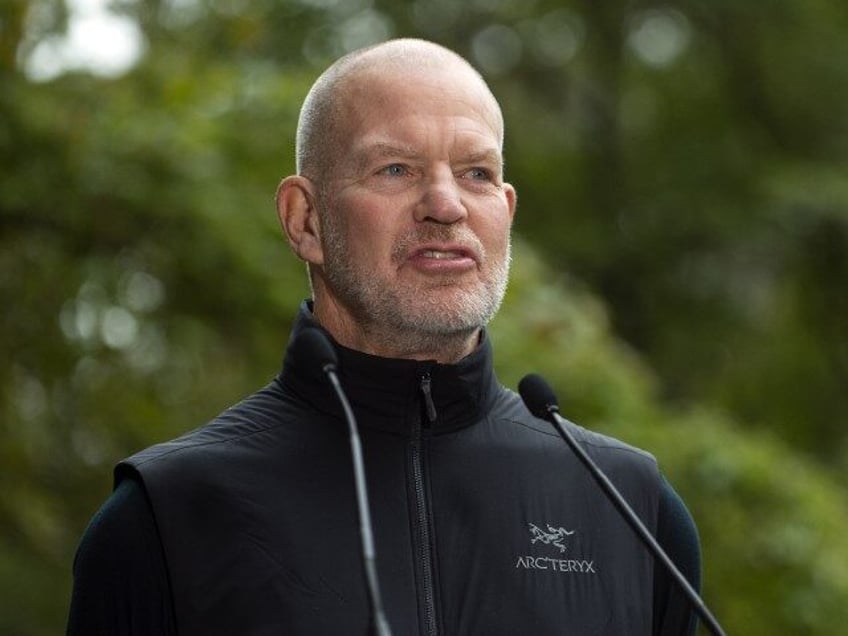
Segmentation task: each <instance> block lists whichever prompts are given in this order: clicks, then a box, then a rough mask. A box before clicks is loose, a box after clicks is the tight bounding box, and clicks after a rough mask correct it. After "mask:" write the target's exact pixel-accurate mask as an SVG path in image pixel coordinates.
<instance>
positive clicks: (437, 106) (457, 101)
mask: <svg viewBox="0 0 848 636" xmlns="http://www.w3.org/2000/svg"><path fill="white" fill-rule="evenodd" d="M446 78H447V79H446ZM491 99H492V98H491V97H490V96H489V94H488V92H487V91H485V89H484V88H483V86H482V84H481V83H480V82H479V80H477V79H476V78H474V77H473V76H472V75H471V74H470V73H468V72H467V71H462V70H457V71H456V72H453V73H452V72H451V71H450V69H448V70H447V71H441V72H440V73H438V74H437V73H434V72H430V73H416V74H415V75H414V77H409V76H408V75H407V76H404V77H401V76H400V75H395V76H383V77H381V78H376V77H371V78H363V81H362V82H361V83H357V85H356V88H354V89H353V90H352V95H351V99H350V100H348V102H347V103H349V104H351V105H352V106H351V109H350V113H349V117H346V124H347V125H346V126H345V127H344V129H343V138H344V139H346V142H347V143H345V144H344V146H343V147H342V148H340V149H339V150H338V153H339V154H338V157H337V158H336V161H335V165H334V168H333V169H332V171H331V174H330V175H329V180H328V183H327V185H326V187H325V188H323V190H322V196H321V197H320V205H321V208H322V213H321V233H322V246H323V252H324V253H323V265H322V267H320V268H319V269H318V275H319V276H320V277H321V279H322V286H321V288H323V290H324V293H325V294H326V295H327V296H328V298H325V299H322V298H319V297H318V296H317V295H316V303H318V304H320V303H321V302H327V301H330V302H332V303H333V304H335V305H336V306H337V307H338V311H340V312H341V313H342V314H346V315H345V316H344V318H345V319H349V320H352V321H353V322H354V323H355V324H356V325H358V327H359V329H361V330H362V331H364V332H366V333H369V334H373V336H375V337H377V338H381V339H383V340H384V342H383V344H384V345H386V346H387V347H392V348H394V349H397V348H398V347H401V348H407V349H410V350H412V349H414V348H415V347H416V346H418V345H419V344H421V343H424V342H427V341H428V340H429V341H431V342H432V341H434V339H437V338H439V337H443V336H446V335H456V334H471V333H474V332H476V330H477V329H478V328H479V327H481V326H483V325H485V324H486V323H487V322H488V321H489V320H490V319H491V317H492V316H493V315H494V313H495V312H496V311H497V308H498V306H499V305H500V302H501V300H502V298H503V295H504V292H505V290H506V283H507V277H508V270H509V255H510V244H509V234H510V225H511V222H512V216H513V212H514V209H515V194H514V191H513V190H512V187H511V186H509V185H508V184H504V183H503V181H502V165H501V164H502V158H501V150H500V134H499V133H500V131H499V118H498V115H497V113H496V111H495V110H494V108H495V107H494V104H493V103H492V102H491Z"/></svg>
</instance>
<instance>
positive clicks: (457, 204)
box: [415, 170, 468, 224]
mask: <svg viewBox="0 0 848 636" xmlns="http://www.w3.org/2000/svg"><path fill="white" fill-rule="evenodd" d="M467 216H468V211H467V210H466V209H465V204H464V203H463V201H462V192H461V190H460V188H459V184H457V182H456V177H455V176H454V175H453V173H452V172H451V171H450V170H443V171H440V172H439V173H438V174H434V175H433V176H431V177H430V178H429V179H427V180H426V181H425V182H424V184H423V192H422V193H421V199H420V200H419V201H418V205H416V207H415V220H416V221H419V222H423V221H433V222H435V223H444V224H451V223H456V222H458V221H461V220H462V219H464V218H466V217H467Z"/></svg>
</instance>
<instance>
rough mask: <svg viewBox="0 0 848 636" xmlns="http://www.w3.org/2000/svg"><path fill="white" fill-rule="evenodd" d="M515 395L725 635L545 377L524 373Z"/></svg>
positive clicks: (715, 628) (710, 624) (703, 617)
mask: <svg viewBox="0 0 848 636" xmlns="http://www.w3.org/2000/svg"><path fill="white" fill-rule="evenodd" d="M518 394H519V395H520V396H521V399H522V400H523V401H524V404H525V405H526V406H527V408H528V410H529V411H530V412H531V413H532V414H533V415H535V416H536V417H538V418H541V419H544V420H548V421H549V422H550V423H551V424H553V425H554V427H555V428H556V429H557V432H558V433H559V434H560V437H562V438H563V439H564V440H565V442H566V443H567V444H568V445H569V446H570V447H571V450H572V451H574V454H575V455H577V458H578V459H579V460H580V461H581V462H582V463H583V465H584V466H585V467H586V468H587V469H588V470H589V472H590V473H591V475H592V477H593V478H594V479H595V481H596V482H597V484H598V486H600V487H601V490H603V492H604V494H605V495H606V496H607V498H608V499H609V500H610V502H611V503H612V504H613V506H615V508H616V510H618V512H619V514H620V515H621V516H622V517H623V518H624V520H625V521H626V522H627V524H628V525H629V526H630V527H631V529H632V530H633V531H634V532H635V533H636V535H637V536H638V537H639V539H640V540H641V542H642V544H643V545H644V546H645V547H646V548H647V549H648V551H649V552H650V553H651V555H652V556H653V557H654V559H655V560H657V561H660V562H661V563H662V564H663V565H664V566H665V568H666V570H668V572H669V573H670V574H671V576H672V578H674V580H675V582H676V583H677V584H678V585H679V586H680V588H681V589H682V590H683V592H684V594H685V595H686V597H687V599H688V600H689V602H690V603H691V604H692V607H693V608H694V609H695V612H696V613H697V614H698V616H699V617H700V618H701V620H702V621H703V622H704V624H705V625H706V626H707V628H708V629H709V630H710V632H711V633H712V634H714V636H725V634H724V631H723V630H722V628H721V626H720V625H719V624H718V621H717V620H716V619H715V617H714V616H713V615H712V613H710V610H709V609H707V606H706V605H705V604H704V601H703V600H702V599H701V597H700V596H698V593H697V592H696V591H695V589H694V588H693V587H692V586H691V585H690V584H689V581H687V580H686V577H684V576H683V574H681V573H680V570H678V569H677V566H675V565H674V563H673V562H672V560H671V559H670V558H669V556H668V555H667V554H666V553H665V551H664V550H663V549H662V547H661V546H660V544H659V543H657V541H656V539H654V537H653V535H652V534H651V533H650V531H649V530H648V529H647V528H646V527H645V524H643V523H642V521H641V520H640V519H639V517H638V516H637V515H636V513H635V512H634V511H633V508H631V507H630V505H629V504H628V503H627V501H625V499H624V497H623V496H622V495H621V493H620V492H619V491H618V489H617V488H616V487H615V485H613V483H612V482H611V481H610V479H609V477H607V476H606V475H605V474H604V472H603V471H602V470H601V469H600V468H599V467H598V465H597V464H596V463H595V462H594V461H592V458H591V457H589V455H588V454H587V453H586V451H585V450H583V447H582V446H580V445H579V444H578V443H577V440H576V439H574V436H573V435H572V434H571V431H569V430H568V426H567V425H568V424H571V422H569V421H568V420H566V419H565V418H564V417H562V416H561V415H560V414H559V404H558V403H557V398H556V394H554V391H553V389H552V388H551V387H550V385H549V384H548V383H547V382H546V381H545V379H544V378H543V377H542V376H540V375H537V374H535V373H531V374H529V375H526V376H524V378H523V379H522V380H521V382H519V383H518Z"/></svg>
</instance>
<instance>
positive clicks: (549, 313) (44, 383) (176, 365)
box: [0, 0, 848, 636]
mask: <svg viewBox="0 0 848 636" xmlns="http://www.w3.org/2000/svg"><path fill="white" fill-rule="evenodd" d="M112 7H113V11H115V12H117V13H119V14H121V15H123V16H124V17H125V18H126V19H128V20H131V21H132V23H133V24H134V25H137V26H136V28H137V29H139V33H140V34H142V36H143V40H142V43H143V44H144V55H143V56H142V58H141V59H140V61H139V62H138V64H136V65H135V66H134V67H133V68H132V70H131V71H130V72H128V73H126V74H124V75H121V76H119V77H114V78H106V77H100V76H97V75H96V74H91V73H88V72H85V71H78V72H67V73H64V74H60V75H58V76H57V77H55V78H53V79H51V80H49V81H44V80H39V79H38V78H37V77H36V75H37V73H35V72H34V71H33V70H32V65H31V61H32V60H33V59H35V58H36V57H37V56H38V55H39V54H42V55H43V51H44V50H45V49H44V46H45V43H50V42H54V41H55V38H57V37H60V36H61V34H62V33H63V32H64V31H65V30H66V29H68V28H69V25H70V24H71V23H72V18H73V14H74V10H75V9H73V7H71V8H70V9H69V8H68V6H66V5H65V3H64V2H62V1H61V0H32V1H31V2H23V1H21V0H2V1H0V302H2V306H3V307H4V310H3V312H2V314H0V333H2V338H0V355H2V357H3V359H4V360H5V361H6V363H5V364H4V365H2V366H0V460H2V465H3V470H2V471H0V633H4V634H5V633H8V634H16V635H18V634H19V635H22V636H28V635H33V636H36V635H37V636H41V635H43V634H53V633H57V632H60V631H61V630H62V625H63V624H64V620H65V616H66V612H67V599H68V594H69V589H70V567H71V561H72V558H73V552H74V549H75V546H76V543H77V541H78V539H79V536H80V534H81V533H82V531H83V529H84V527H85V525H86V523H87V521H88V519H89V518H90V516H91V514H92V513H93V512H94V510H95V509H96V508H97V506H98V505H99V503H100V502H101V501H102V500H103V498H104V497H105V496H106V495H107V493H108V491H109V488H110V480H111V476H110V472H111V467H112V466H113V464H114V463H115V462H116V461H117V460H118V459H120V458H122V457H124V456H126V455H127V454H129V453H131V452H133V451H134V450H137V449H139V448H141V447H143V446H146V445H148V444H150V443H152V442H154V441H158V440H162V439H166V438H169V437H172V436H175V435H177V434H179V433H180V432H182V431H185V430H187V429H189V428H193V427H195V426H197V425H198V424H200V423H202V422H203V421H205V420H206V419H208V418H209V417H211V416H213V415H214V414H215V413H217V412H218V411H219V410H220V409H222V408H224V407H225V406H227V405H228V404H230V403H232V402H233V401H235V400H236V399H238V398H239V397H240V396H241V395H243V394H246V393H248V392H250V391H251V390H253V389H255V388H256V387H258V386H259V385H261V384H262V383H264V382H265V381H266V380H267V379H268V378H269V377H270V376H271V375H272V374H273V373H275V372H276V369H277V367H278V365H279V361H280V356H281V354H282V349H283V347H284V345H285V341H286V338H287V333H288V327H289V324H290V321H291V319H292V317H293V315H294V312H295V310H296V307H297V303H298V301H299V300H300V299H301V298H303V297H304V296H306V295H307V293H308V288H307V285H306V280H305V275H304V271H303V266H302V265H301V264H300V263H299V262H297V261H296V260H295V259H294V258H293V257H292V256H290V255H289V254H288V250H287V248H286V247H285V245H284V243H283V241H282V240H281V238H280V235H279V231H278V229H277V227H276V220H275V218H274V213H273V203H272V199H273V192H274V188H275V186H276V183H277V182H278V180H279V179H280V178H281V177H282V176H284V175H285V174H288V173H290V172H291V171H292V169H293V154H294V141H293V134H294V126H295V122H296V116H297V109H298V107H299V104H300V101H301V100H302V98H303V96H304V94H305V92H306V90H307V88H308V86H309V84H310V83H311V81H312V80H313V79H314V78H315V76H316V75H317V73H318V72H319V71H320V69H321V68H323V66H325V65H326V64H327V63H328V62H329V61H331V60H332V59H333V58H335V57H336V56H338V55H339V54H341V53H344V52H345V51H347V50H351V49H353V48H356V47H359V46H362V45H365V44H368V43H370V42H372V41H376V40H380V39H383V38H386V37H391V36H402V35H414V36H422V37H427V38H430V39H434V40H436V41H439V42H442V43H444V44H446V45H448V46H451V47H452V48H455V49H456V50H458V51H459V52H460V53H462V54H463V55H465V56H466V57H468V58H469V59H471V60H472V61H473V62H474V63H475V64H476V65H477V66H478V67H479V68H480V69H481V70H482V71H483V73H484V74H485V75H486V77H487V79H488V80H489V81H490V83H491V85H492V87H493V90H494V91H495V93H496V94H497V95H498V97H499V98H500V101H501V103H502V105H503V107H504V113H505V117H506V119H507V149H506V152H507V163H508V166H507V172H508V176H509V179H510V181H512V182H513V183H514V184H515V185H516V186H517V187H518V190H519V200H520V203H519V213H518V216H517V225H516V230H517V233H518V236H519V237H520V238H518V239H517V241H516V255H515V266H514V274H513V280H512V284H511V287H510V291H509V292H508V296H507V301H506V303H505V306H504V308H503V311H502V313H501V315H500V316H499V317H498V318H497V319H496V320H495V323H494V324H493V326H492V331H493V335H494V338H495V341H496V351H497V356H498V368H499V375H500V377H501V379H502V380H503V381H504V383H505V384H507V385H508V386H515V385H516V383H517V381H518V379H519V378H520V377H521V376H522V375H523V374H524V373H526V372H527V371H530V370H538V371H540V372H542V373H544V374H545V375H547V376H548V377H549V378H551V380H552V381H553V383H554V384H555V385H556V386H557V387H558V388H559V389H560V391H561V392H562V395H566V396H567V398H566V399H565V400H563V401H564V403H565V406H564V411H565V412H566V413H567V414H568V416H569V417H571V418H572V419H574V420H575V421H578V422H581V423H583V424H584V425H586V426H590V427H592V428H596V429H599V430H603V431H605V432H609V433H611V434H614V435H617V436H619V437H621V438H622V439H624V440H625V441H628V442H631V443H634V444H637V445H641V446H643V447H645V448H648V449H650V450H651V451H652V452H653V453H655V454H656V455H657V457H658V458H659V459H660V462H661V465H662V466H663V469H664V471H665V472H666V473H667V474H668V475H669V476H670V478H671V481H672V482H673V483H674V484H675V486H676V487H677V488H678V489H679V490H680V491H681V493H682V494H683V495H684V498H685V499H686V501H687V503H688V504H689V506H690V508H691V509H692V511H693V514H694V515H695V518H696V520H697V522H698V525H699V529H700V532H701V536H702V541H703V551H704V557H705V559H704V564H705V596H706V598H707V600H708V602H709V604H710V606H711V607H713V608H714V609H715V612H716V614H717V615H718V617H719V618H720V619H721V621H722V623H723V624H724V626H725V628H726V630H727V631H728V633H739V634H746V636H759V635H761V634H762V635H766V634H768V635H769V636H770V635H772V634H821V635H825V634H835V633H840V631H841V630H843V628H844V624H845V623H846V622H847V621H848V606H846V605H845V603H844V599H846V598H848V568H846V567H845V564H846V563H848V538H846V537H845V533H844V528H845V527H846V526H848V502H846V496H845V493H844V489H843V487H842V484H844V481H845V472H846V470H848V450H846V449H848V442H846V434H845V424H846V423H848V391H846V390H845V388H846V386H848V295H846V289H848V179H846V164H848V121H846V119H845V118H844V117H843V116H842V114H843V113H844V112H846V110H848V108H846V106H848V66H846V65H845V64H844V61H845V60H846V59H848V38H845V37H844V33H846V32H848V5H845V4H844V3H842V2H840V1H839V0H810V1H808V2H803V3H802V2H799V1H797V0H795V1H793V0H769V2H766V3H763V2H759V3H754V2H740V1H737V2H732V3H731V2H723V1H719V0H713V1H711V2H703V1H702V0H679V1H676V2H666V3H663V4H656V3H652V2H644V1H638V0H629V1H627V2H624V1H623V0H610V1H609V2H603V3H600V2H592V1H589V0H571V1H567V0H559V1H554V0H535V1H529V2H528V1H522V2H518V1H517V0H469V2H467V3H456V2H453V1H452V0H451V1H448V0H430V1H426V2H425V1H423V0H417V1H415V2H406V3H389V2H385V1H383V0H373V1H370V0H348V1H341V0H286V1H277V0H275V1H271V0H264V1H262V0H259V1H254V2H245V1H243V0H136V1H132V2H130V1H129V0H122V1H119V2H115V3H113V5H112ZM39 47H41V48H39ZM48 52H49V49H48Z"/></svg>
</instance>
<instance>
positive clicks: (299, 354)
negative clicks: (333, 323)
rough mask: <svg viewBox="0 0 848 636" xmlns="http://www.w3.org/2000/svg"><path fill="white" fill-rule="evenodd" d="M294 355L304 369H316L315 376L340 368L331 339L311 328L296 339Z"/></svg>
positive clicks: (293, 346) (293, 348) (318, 330)
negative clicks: (327, 370)
mask: <svg viewBox="0 0 848 636" xmlns="http://www.w3.org/2000/svg"><path fill="white" fill-rule="evenodd" d="M292 353H293V355H294V356H295V358H296V359H297V360H299V365H300V366H301V368H303V369H314V371H315V375H316V376H318V375H321V374H322V373H324V371H325V369H326V368H327V367H328V366H330V367H336V366H338V362H339V358H338V356H337V355H336V350H335V349H334V348H333V345H332V344H331V343H330V339H329V338H328V337H327V335H326V334H325V333H324V332H323V331H321V330H320V329H316V328H314V327H310V328H308V329H304V330H303V331H301V332H300V333H299V334H297V336H296V337H295V340H294V342H293V343H292Z"/></svg>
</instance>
